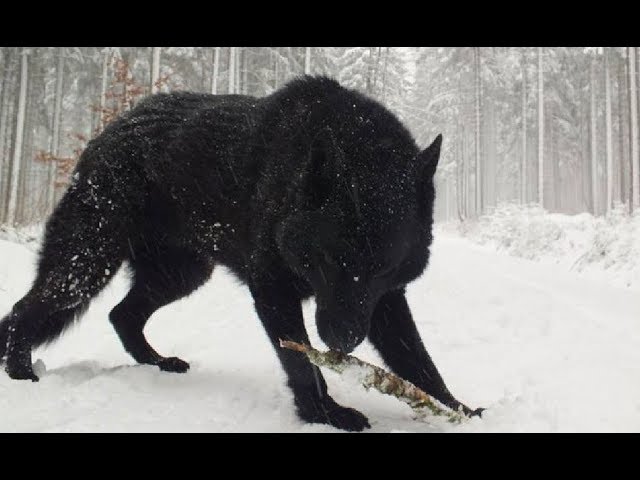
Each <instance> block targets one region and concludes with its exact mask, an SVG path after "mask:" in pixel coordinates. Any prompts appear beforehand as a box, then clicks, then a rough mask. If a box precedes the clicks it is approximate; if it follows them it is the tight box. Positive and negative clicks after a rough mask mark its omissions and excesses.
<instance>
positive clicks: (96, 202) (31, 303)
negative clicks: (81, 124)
mask: <svg viewBox="0 0 640 480" xmlns="http://www.w3.org/2000/svg"><path fill="white" fill-rule="evenodd" d="M85 153H87V152H86V151H85ZM81 162H82V160H81ZM85 165H86V163H85ZM93 167H94V168H88V169H86V171H85V172H82V169H80V173H77V174H76V176H75V177H74V183H73V184H72V185H71V186H70V187H69V189H68V190H67V192H66V193H65V195H64V196H63V198H62V199H61V200H60V202H59V204H58V205H57V206H56V209H55V211H54V212H53V214H52V215H51V217H50V219H49V221H48V222H47V225H46V229H45V235H44V239H43V244H42V248H41V252H40V256H39V261H38V271H37V276H36V279H35V281H34V283H33V286H32V287H31V289H30V290H29V292H28V293H27V294H26V295H25V296H24V297H23V298H22V299H20V300H19V301H18V302H17V303H16V304H15V305H14V306H13V308H12V311H11V312H10V313H9V314H8V315H7V316H5V318H4V319H3V320H2V321H1V322H0V355H1V356H4V355H5V354H6V350H7V339H8V336H9V328H10V327H11V328H12V329H14V328H15V331H14V332H12V334H11V337H12V339H10V340H11V342H12V344H13V342H14V341H16V339H18V340H17V341H19V342H21V343H22V344H23V345H24V344H28V345H29V346H31V347H36V346H38V345H41V344H43V343H47V342H50V341H52V340H54V339H55V338H57V337H58V336H59V335H60V334H61V333H62V332H63V331H64V330H65V329H66V328H67V327H68V326H69V325H71V324H72V323H73V320H74V319H76V318H79V316H80V315H81V314H82V313H83V312H84V311H85V310H86V308H87V307H88V305H89V302H90V300H91V299H92V298H93V297H95V295H97V294H98V293H99V292H100V291H101V290H102V289H103V288H104V286H105V285H106V284H107V283H108V281H109V280H110V279H111V278H112V277H113V276H114V275H115V273H116V271H117V270H118V268H119V267H120V265H121V264H122V261H123V260H124V258H125V252H126V248H127V245H128V243H127V242H128V239H129V237H130V236H132V235H131V231H130V230H131V229H132V228H134V227H133V226H134V225H136V224H138V225H139V220H140V219H139V218H138V217H137V214H138V213H139V211H140V210H141V208H142V206H141V204H140V193H141V191H142V188H140V185H139V184H136V182H135V180H136V178H135V175H133V174H132V173H131V172H127V171H126V169H124V168H121V167H118V166H114V165H113V163H112V164H110V165H109V166H108V168H107V167H105V166H104V165H102V166H101V165H97V166H96V165H94V166H93ZM118 170H120V171H118ZM9 349H11V350H13V347H9ZM9 354H11V352H9Z"/></svg>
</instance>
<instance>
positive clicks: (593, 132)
mask: <svg viewBox="0 0 640 480" xmlns="http://www.w3.org/2000/svg"><path fill="white" fill-rule="evenodd" d="M596 88H597V87H596V61H595V58H592V59H591V77H590V85H589V91H590V94H591V97H590V102H589V106H590V112H591V113H590V115H589V125H590V130H589V132H590V134H589V137H590V140H591V213H593V214H594V215H598V213H599V212H600V209H599V204H600V198H599V195H598V137H597V134H598V132H597V122H598V119H597V108H596Z"/></svg>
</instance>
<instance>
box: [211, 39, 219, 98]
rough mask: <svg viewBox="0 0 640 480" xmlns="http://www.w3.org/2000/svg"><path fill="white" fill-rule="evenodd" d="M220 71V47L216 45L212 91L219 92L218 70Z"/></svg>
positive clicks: (213, 92)
mask: <svg viewBox="0 0 640 480" xmlns="http://www.w3.org/2000/svg"><path fill="white" fill-rule="evenodd" d="M219 71H220V47H215V50H214V53H213V74H212V75H211V93H212V94H214V95H216V94H217V93H218V72H219Z"/></svg>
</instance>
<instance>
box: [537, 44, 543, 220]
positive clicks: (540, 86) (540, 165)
mask: <svg viewBox="0 0 640 480" xmlns="http://www.w3.org/2000/svg"><path fill="white" fill-rule="evenodd" d="M538 203H539V204H540V206H541V207H542V208H544V83H543V76H542V47H538Z"/></svg>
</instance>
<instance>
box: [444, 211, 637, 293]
mask: <svg viewBox="0 0 640 480" xmlns="http://www.w3.org/2000/svg"><path fill="white" fill-rule="evenodd" d="M439 229H440V230H441V231H444V232H449V233H455V234H458V235H462V236H464V237H465V238H468V239H469V240H471V241H473V242H475V243H478V244H480V245H487V246H491V247H492V248H494V249H495V250H497V251H503V252H506V253H508V254H510V255H513V256H516V257H522V258H527V259H530V260H536V261H540V262H543V263H554V264H558V265H561V266H563V267H564V268H565V269H566V270H573V271H576V272H580V273H581V274H583V275H585V276H587V277H593V278H602V277H606V278H607V279H608V281H609V282H611V283H613V284H615V285H620V286H631V285H636V286H638V285H640V211H637V212H636V213H635V215H632V216H630V215H628V214H627V213H626V207H625V206H622V205H618V206H617V207H616V208H615V209H614V210H613V211H612V212H611V213H610V214H609V215H607V216H603V217H594V216H593V215H590V214H588V213H582V214H579V215H564V214H559V213H553V214H550V213H548V212H546V211H545V210H543V209H542V208H540V207H539V206H538V205H535V204H532V205H527V206H520V205H513V204H504V205H500V206H498V207H497V208H495V209H494V210H493V211H492V212H491V213H490V214H487V215H484V216H482V217H480V219H479V220H478V221H467V222H464V223H460V222H451V223H445V224H440V225H439Z"/></svg>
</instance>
